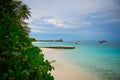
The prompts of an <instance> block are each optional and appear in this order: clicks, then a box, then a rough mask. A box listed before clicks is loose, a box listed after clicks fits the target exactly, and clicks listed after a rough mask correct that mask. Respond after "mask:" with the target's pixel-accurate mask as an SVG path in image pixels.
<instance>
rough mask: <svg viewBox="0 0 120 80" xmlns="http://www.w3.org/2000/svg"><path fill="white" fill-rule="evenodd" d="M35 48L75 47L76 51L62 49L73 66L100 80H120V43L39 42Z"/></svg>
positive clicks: (62, 52)
mask: <svg viewBox="0 0 120 80" xmlns="http://www.w3.org/2000/svg"><path fill="white" fill-rule="evenodd" d="M33 45H35V46H39V47H43V46H75V49H61V54H63V55H64V56H65V57H66V58H67V59H68V60H69V61H71V62H72V63H73V64H75V65H77V66H79V67H80V68H82V69H84V70H85V71H87V72H89V73H90V74H92V75H94V76H96V77H97V79H98V80H120V42H119V41H114V42H113V41H108V42H106V43H103V44H99V43H98V42H97V41H81V44H75V43H74V42H37V43H33Z"/></svg>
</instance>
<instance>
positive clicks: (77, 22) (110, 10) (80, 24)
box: [23, 0, 120, 41]
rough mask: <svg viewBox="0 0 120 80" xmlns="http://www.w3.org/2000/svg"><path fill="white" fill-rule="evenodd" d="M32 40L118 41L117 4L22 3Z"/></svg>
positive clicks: (87, 0) (93, 0)
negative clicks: (28, 9) (26, 14)
mask: <svg viewBox="0 0 120 80" xmlns="http://www.w3.org/2000/svg"><path fill="white" fill-rule="evenodd" d="M23 2H24V3H25V4H27V5H28V6H29V8H31V9H30V11H31V17H30V19H29V20H26V21H27V22H28V23H29V25H28V26H29V27H30V28H31V32H30V37H32V38H35V39H40V40H41V39H42V40H46V39H48V40H49V39H50V40H51V39H53V40H55V39H60V38H62V39H63V40H64V41H76V40H120V0H23Z"/></svg>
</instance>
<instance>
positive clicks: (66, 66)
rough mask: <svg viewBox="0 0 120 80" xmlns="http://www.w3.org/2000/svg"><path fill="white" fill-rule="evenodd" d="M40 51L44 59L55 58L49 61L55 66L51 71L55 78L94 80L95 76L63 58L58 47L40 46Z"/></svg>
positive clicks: (56, 79)
mask: <svg viewBox="0 0 120 80" xmlns="http://www.w3.org/2000/svg"><path fill="white" fill-rule="evenodd" d="M42 52H43V54H44V55H45V59H47V60H49V61H54V60H55V62H53V63H51V64H52V65H53V66H54V68H55V69H54V70H53V71H52V72H51V73H52V75H53V76H54V78H55V80H96V78H95V77H93V76H92V75H90V74H89V73H87V72H85V71H83V70H82V69H80V68H79V67H77V66H76V65H73V64H72V63H70V62H69V61H68V60H67V59H65V58H64V56H63V55H62V54H60V50H59V49H49V48H42Z"/></svg>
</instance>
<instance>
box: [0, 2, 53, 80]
mask: <svg viewBox="0 0 120 80" xmlns="http://www.w3.org/2000/svg"><path fill="white" fill-rule="evenodd" d="M29 16H30V11H29V8H28V6H27V5H25V4H23V3H22V1H20V0H0V80H54V78H53V76H52V75H51V74H50V73H49V72H50V71H51V70H52V69H53V67H52V66H51V65H50V62H49V61H47V60H44V55H43V54H40V53H41V50H40V49H39V48H38V47H35V46H33V45H32V43H31V42H32V41H33V40H34V39H30V38H29V37H28V36H29V35H28V34H29V31H30V29H29V28H28V27H27V23H25V22H24V20H25V19H28V18H29Z"/></svg>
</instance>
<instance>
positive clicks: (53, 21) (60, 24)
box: [43, 18, 67, 28]
mask: <svg viewBox="0 0 120 80" xmlns="http://www.w3.org/2000/svg"><path fill="white" fill-rule="evenodd" d="M43 21H45V22H47V23H51V24H53V25H55V26H56V27H63V28H66V26H67V25H66V24H65V23H64V22H63V21H62V20H59V19H54V18H51V19H47V20H43Z"/></svg>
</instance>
